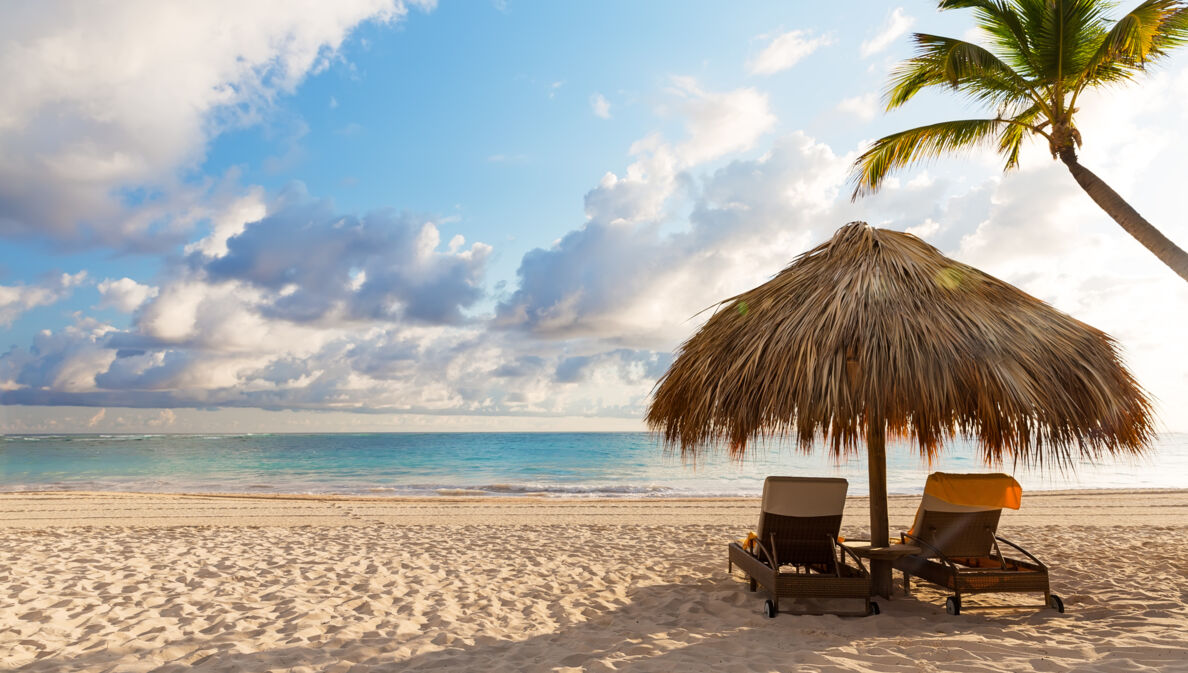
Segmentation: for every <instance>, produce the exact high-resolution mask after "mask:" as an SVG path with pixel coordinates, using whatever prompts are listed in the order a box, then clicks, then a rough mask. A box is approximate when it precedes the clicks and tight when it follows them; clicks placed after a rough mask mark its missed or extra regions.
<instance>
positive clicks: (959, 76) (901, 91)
mask: <svg viewBox="0 0 1188 673" xmlns="http://www.w3.org/2000/svg"><path fill="white" fill-rule="evenodd" d="M912 39H913V40H914V41H915V42H916V56H915V57H913V58H911V59H908V60H907V61H904V62H903V63H902V64H900V65H899V67H897V68H896V69H895V71H894V72H893V73H892V74H891V80H890V83H889V84H888V87H887V91H886V99H887V109H888V110H892V109H895V108H897V107H899V106H901V105H903V104H904V103H906V102H907V101H909V100H911V99H912V97H914V96H915V95H916V94H917V93H919V92H920V91H921V90H923V89H925V88H927V87H931V86H946V85H947V86H949V87H951V88H953V89H957V90H960V91H961V92H962V93H965V94H966V95H968V96H970V97H971V98H973V99H974V100H976V101H977V102H981V103H990V104H992V105H996V106H997V105H1002V104H1003V103H1008V102H1017V101H1019V100H1023V99H1033V98H1034V96H1033V95H1032V93H1031V85H1030V84H1029V83H1028V82H1027V81H1026V80H1025V79H1023V78H1022V77H1021V76H1019V74H1018V73H1016V72H1015V71H1014V70H1012V69H1011V67H1010V66H1008V65H1007V64H1006V63H1003V62H1002V61H1001V60H1000V59H999V58H998V57H997V56H995V55H994V54H992V53H991V52H990V51H988V50H986V49H985V48H983V47H981V46H978V45H976V44H973V43H970V42H966V41H964V40H956V39H953V38H949V37H942V36H939V35H927V34H924V33H916V34H915V35H913V37H912Z"/></svg>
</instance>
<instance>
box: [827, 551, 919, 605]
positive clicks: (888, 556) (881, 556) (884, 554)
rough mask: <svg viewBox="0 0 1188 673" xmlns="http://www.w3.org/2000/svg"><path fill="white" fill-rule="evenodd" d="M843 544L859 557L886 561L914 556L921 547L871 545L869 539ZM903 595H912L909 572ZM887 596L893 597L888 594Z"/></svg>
mask: <svg viewBox="0 0 1188 673" xmlns="http://www.w3.org/2000/svg"><path fill="white" fill-rule="evenodd" d="M841 544H843V545H845V546H846V548H847V549H849V550H850V551H852V552H854V555H855V556H857V557H859V558H864V559H870V560H871V561H886V562H889V563H894V562H895V561H897V560H899V559H900V558H902V557H904V556H914V555H916V554H919V553H920V551H921V549H920V548H919V547H917V546H915V545H910V544H892V545H887V546H885V547H874V546H871V544H870V541H869V540H846V541H845V542H842V543H841ZM903 595H905V596H910V595H912V584H911V580H909V579H908V574H907V573H906V572H905V573H904V574H903ZM885 598H888V599H889V598H891V597H890V596H886V597H885Z"/></svg>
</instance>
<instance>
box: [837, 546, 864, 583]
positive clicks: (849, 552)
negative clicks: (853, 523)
mask: <svg viewBox="0 0 1188 673" xmlns="http://www.w3.org/2000/svg"><path fill="white" fill-rule="evenodd" d="M833 544H835V545H837V546H838V547H839V548H840V549H841V550H842V552H843V553H844V554H847V555H849V556H850V557H851V558H853V559H854V564H855V565H856V566H858V570H859V571H861V572H862V576H863V577H870V572H868V571H867V570H866V566H865V565H863V564H862V558H861V557H860V556H858V555H857V554H855V553H854V550H853V549H850V548H849V547H847V546H845V545H844V544H841V543H839V542H838V541H837V540H834V541H833ZM844 558H845V557H844V556H843V560H844Z"/></svg>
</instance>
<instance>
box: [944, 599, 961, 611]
mask: <svg viewBox="0 0 1188 673" xmlns="http://www.w3.org/2000/svg"><path fill="white" fill-rule="evenodd" d="M945 612H947V613H949V614H951V615H959V614H961V598H960V597H959V596H949V597H948V598H946V599H945Z"/></svg>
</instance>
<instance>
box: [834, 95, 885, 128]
mask: <svg viewBox="0 0 1188 673" xmlns="http://www.w3.org/2000/svg"><path fill="white" fill-rule="evenodd" d="M836 109H837V111H838V112H844V113H846V114H849V115H853V116H855V117H857V118H858V119H861V120H862V121H870V120H872V119H874V118H875V116H876V115H877V114H878V111H879V97H878V94H875V93H864V94H862V95H861V96H853V97H851V98H846V99H843V100H842V102H840V103H838V104H837V108H836Z"/></svg>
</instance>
